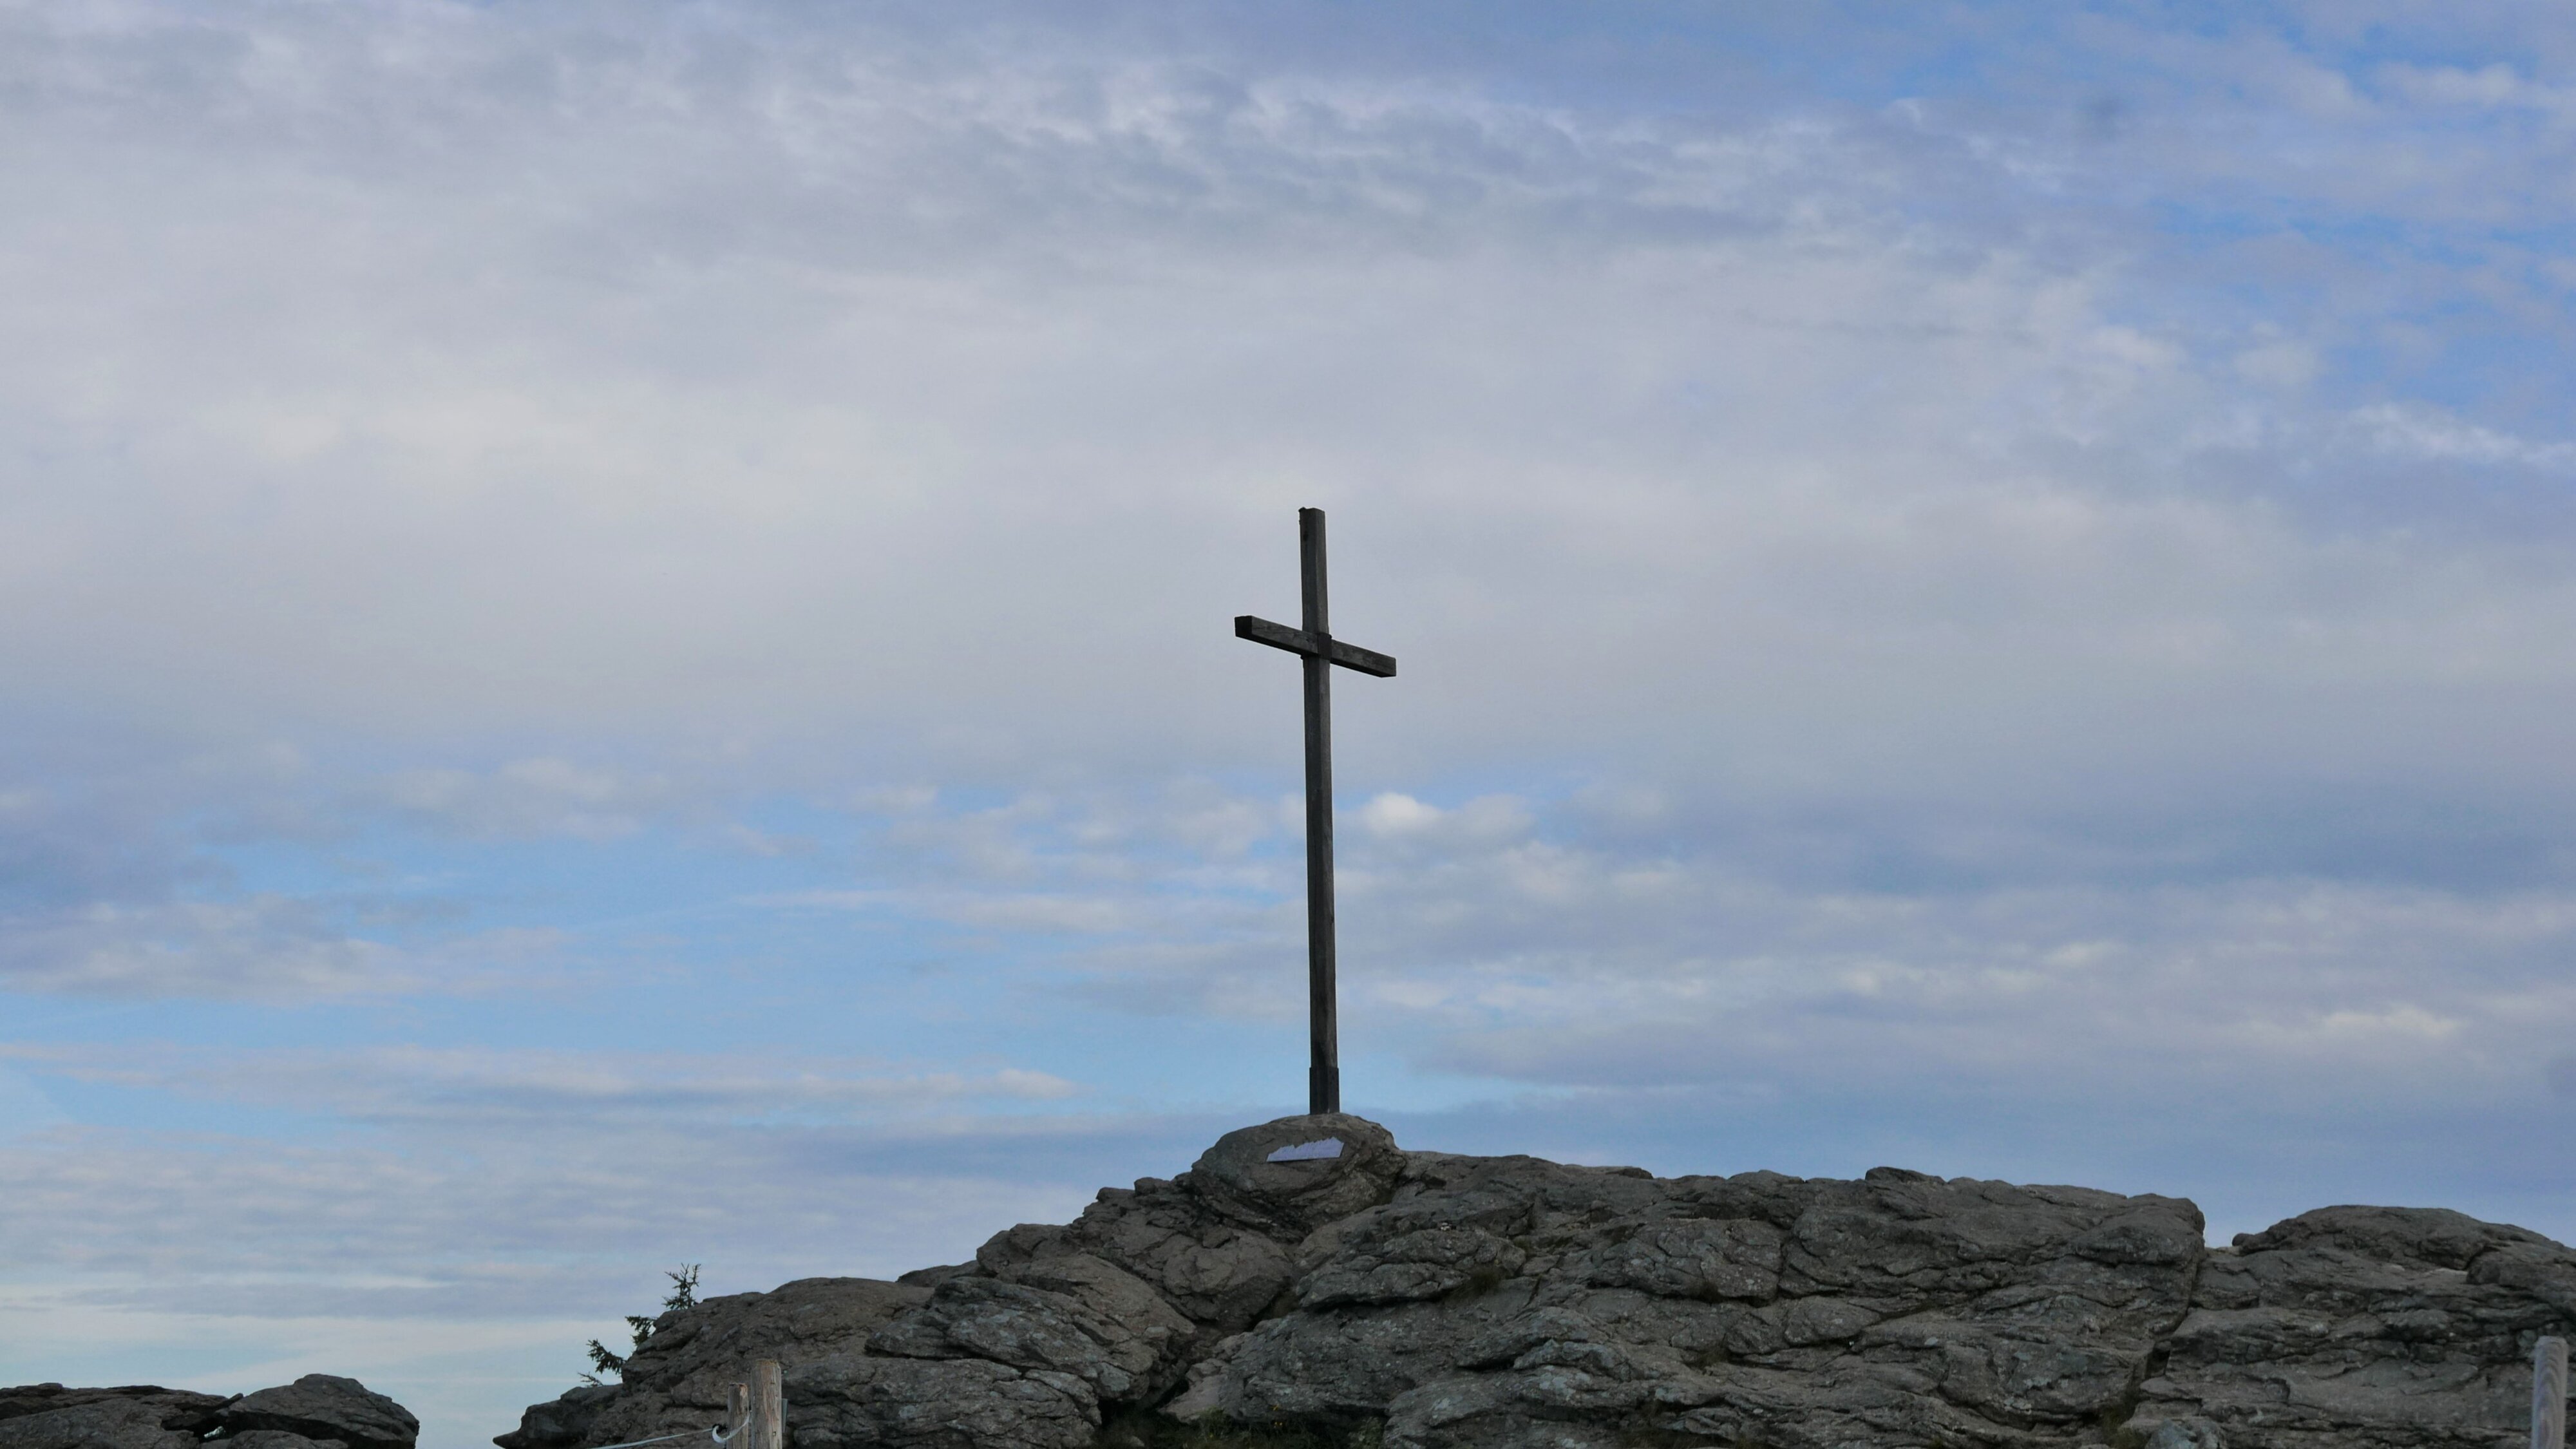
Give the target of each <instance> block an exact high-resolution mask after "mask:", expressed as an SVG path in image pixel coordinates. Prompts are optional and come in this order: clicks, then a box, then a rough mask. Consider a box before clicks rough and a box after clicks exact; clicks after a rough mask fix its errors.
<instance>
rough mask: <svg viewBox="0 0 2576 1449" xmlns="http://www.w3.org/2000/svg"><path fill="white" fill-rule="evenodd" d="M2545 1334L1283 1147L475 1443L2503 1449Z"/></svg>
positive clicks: (1876, 1205) (2244, 1249) (2343, 1239)
mask: <svg viewBox="0 0 2576 1449" xmlns="http://www.w3.org/2000/svg"><path fill="white" fill-rule="evenodd" d="M2544 1334H2560V1335H2567V1336H2576V1254H2571V1253H2570V1252H2569V1251H2568V1250H2567V1249H2565V1248H2563V1247H2561V1246H2559V1245H2558V1244H2556V1243H2553V1242H2550V1241H2549V1240H2547V1239H2545V1238H2541V1237H2539V1236H2538V1235H2536V1234H2532V1233H2528V1232H2524V1231H2522V1230H2521V1229H2518V1228H2508V1227H2498V1226H2495V1225H2491V1224H2486V1223H2480V1222H2477V1221H2475V1220H2473V1219H2470V1218H2466V1217H2463V1216H2461V1215H2459V1214H2457V1213H2448V1212H2439V1211H2429V1210H2408V1209H2393V1208H2328V1209H2324V1210H2322V1211H2319V1212H2314V1213H2309V1214H2307V1215H2306V1216H2304V1217H2299V1218H2294V1219H2291V1220H2290V1221H2288V1222H2286V1223H2282V1224H2280V1225H2279V1226H2277V1227H2274V1228H2272V1229H2270V1230H2269V1231H2267V1232H2264V1233H2259V1234H2251V1235H2247V1236H2244V1237H2241V1238H2239V1239H2238V1240H2237V1243H2236V1245H2235V1246H2234V1247H2233V1248H2229V1249H2215V1250H2213V1249H2210V1248H2208V1247H2207V1246H2205V1244H2204V1242H2203V1224H2202V1220H2201V1216H2200V1212H2199V1210H2198V1209H2197V1208H2195V1207H2193V1206H2192V1204H2190V1203H2189V1202H2186V1201H2183V1200H2181V1199H2177V1198H2165V1197H2156V1196H2138V1197H2124V1196H2121V1195H2119V1194H2116V1193H2108V1192H2097V1191H2093V1190H2090V1189H2086V1188H2074V1187H2020V1186H2014V1185H2011V1184H2008V1183H2000V1182H1982V1181H1976V1180H1972V1179H1966V1178H1954V1179H1947V1180H1944V1179H1940V1178H1934V1177H1928V1176H1926V1175H1924V1174H1921V1173H1915V1172H1905V1171H1901V1170H1898V1169H1894V1168H1878V1169H1875V1170H1873V1171H1871V1172H1870V1173H1869V1174H1868V1175H1867V1176H1865V1177H1864V1178H1862V1179H1860V1180H1858V1181H1829V1180H1813V1179H1799V1178H1790V1177H1783V1176H1780V1175H1778V1174H1776V1173H1765V1172H1753V1173H1744V1174H1741V1175H1738V1176H1734V1177H1678V1178H1657V1177H1653V1176H1651V1175H1649V1174H1647V1173H1645V1172H1642V1171H1639V1170H1636V1169H1633V1168H1594V1167H1573V1166H1566V1165H1563V1164H1559V1163H1552V1162H1545V1161H1541V1160H1539V1159H1536V1158H1528V1157H1502V1158H1477V1157H1458V1156H1451V1155H1447V1154H1442V1153H1433V1152H1404V1151H1401V1150H1399V1149H1398V1148H1397V1147H1396V1145H1395V1143H1394V1141H1393V1140H1392V1139H1391V1138H1390V1137H1389V1136H1388V1135H1387V1133H1386V1132H1385V1130H1384V1129H1382V1128H1380V1127H1378V1126H1377V1125H1376V1124H1374V1123H1370V1122H1366V1121H1363V1120H1361V1119H1359V1118H1355V1117H1347V1116H1317V1117H1290V1118H1283V1119H1281V1120H1280V1121H1277V1122H1272V1123H1268V1124H1265V1125H1263V1126H1260V1127H1252V1128H1246V1129H1244V1130H1242V1131H1239V1132H1235V1133H1230V1134H1228V1135H1227V1136H1226V1137H1225V1138H1224V1139H1223V1140H1221V1141H1219V1142H1218V1143H1217V1144H1216V1145H1215V1146H1214V1147H1212V1148H1210V1149H1209V1150H1208V1152H1207V1153H1206V1154H1204V1155H1203V1156H1201V1157H1200V1159H1199V1160H1198V1162H1197V1163H1196V1164H1194V1165H1193V1166H1192V1167H1191V1169H1190V1170H1189V1171H1188V1172H1185V1173H1183V1174H1181V1175H1180V1176H1179V1177H1177V1178H1174V1179H1170V1180H1163V1179H1156V1178H1148V1179H1145V1180H1143V1181H1140V1182H1138V1183H1137V1184H1136V1185H1135V1187H1134V1188H1132V1189H1126V1188H1108V1189H1103V1190H1102V1192H1101V1193H1100V1196H1099V1200H1098V1201H1096V1202H1095V1203H1093V1204H1092V1205H1091V1207H1090V1208H1088V1209H1087V1210H1086V1211H1084V1213H1083V1214H1082V1215H1081V1216H1080V1217H1079V1218H1077V1219H1076V1220H1075V1221H1073V1222H1071V1223H1066V1224H1061V1225H1042V1224H1024V1225H1022V1226H1019V1227H1015V1228H1011V1229H1009V1230H1007V1231H1005V1232H1002V1233H1000V1234H997V1235H996V1236H995V1237H994V1238H993V1239H992V1240H991V1241H990V1242H988V1243H986V1244H985V1245H984V1247H983V1249H982V1250H981V1251H980V1252H978V1253H977V1255H976V1259H975V1261H974V1262H973V1263H966V1264H956V1265H952V1266H949V1267H943V1268H934V1269H924V1270H921V1271H920V1272H916V1273H912V1274H907V1275H905V1277H904V1279H902V1280H900V1281H898V1282H893V1283H884V1282H875V1281H871V1280H866V1279H828V1278H826V1279H808V1280H804V1281H802V1282H798V1283H791V1284H788V1285H787V1286H785V1287H783V1288H780V1289H778V1290H777V1291H775V1292H773V1293H767V1294H740V1295H736V1296H734V1297H730V1298H719V1299H713V1300H710V1301H708V1302H707V1303H705V1304H703V1305H700V1306H699V1307H697V1308H695V1309H691V1310H687V1311H684V1312H681V1313H675V1314H670V1315H666V1316H665V1317H664V1318H663V1319H662V1320H661V1322H660V1323H659V1325H658V1326H657V1328H656V1330H655V1332H654V1334H653V1337H652V1339H651V1340H650V1341H649V1343H648V1344H647V1345H646V1346H645V1347H644V1348H643V1349H642V1350H639V1351H638V1353H637V1354H636V1355H635V1357H634V1359H633V1360H632V1361H631V1362H630V1363H629V1365H628V1368H627V1372H626V1377H625V1382H624V1383H622V1384H618V1385H613V1386H609V1387H606V1388H587V1389H576V1390H574V1391H573V1392H571V1393H569V1394H567V1395H565V1396H564V1397H563V1398H562V1399H560V1400H557V1401H555V1402H553V1403H550V1404H540V1405H537V1406H535V1407H533V1408H531V1409H530V1410H529V1411H528V1414H527V1416H526V1419H525V1420H524V1421H523V1422H522V1424H521V1425H520V1427H519V1428H518V1429H517V1430H516V1431H514V1432H513V1433H510V1434H505V1435H502V1436H500V1438H499V1439H498V1440H496V1441H495V1442H497V1443H498V1444H500V1445H501V1446H503V1449H597V1446H603V1445H608V1444H613V1443H619V1442H623V1441H627V1440H633V1439H640V1438H647V1437H651V1436H654V1435H657V1434H666V1433H679V1432H685V1431H688V1430H693V1429H702V1428H705V1427H707V1426H710V1425H712V1424H714V1423H716V1422H717V1421H718V1420H720V1419H721V1418H722V1417H723V1414H724V1411H725V1402H726V1401H725V1386H726V1385H727V1384H729V1383H731V1382H734V1381H738V1380H745V1379H748V1378H749V1376H750V1374H749V1368H750V1365H751V1363H752V1362H753V1361H755V1360H757V1359H762V1358H774V1359H778V1360H779V1361H780V1362H781V1363H782V1364H783V1365H784V1366H785V1370H786V1373H785V1382H786V1396H787V1426H788V1432H789V1435H790V1438H791V1441H792V1445H793V1446H794V1449H984V1446H998V1449H1083V1446H1088V1445H1093V1444H1095V1443H1107V1444H1111V1445H1117V1446H1126V1449H1139V1446H1141V1445H1143V1444H1144V1443H1146V1442H1147V1441H1152V1440H1178V1439H1182V1438H1185V1437H1194V1436H1196V1435H1197V1433H1198V1431H1199V1430H1200V1429H1202V1428H1205V1427H1207V1426H1211V1425H1224V1426H1229V1432H1232V1433H1235V1434H1237V1435H1244V1436H1251V1437H1262V1436H1268V1435H1278V1436H1285V1437H1293V1438H1300V1439H1304V1440H1306V1441H1309V1442H1314V1441H1336V1440H1368V1439H1376V1440H1379V1441H1382V1442H1383V1444H1384V1445H1385V1446H1387V1449H1518V1446H1530V1449H1539V1446H1546V1449H1612V1446H1636V1445H1670V1446H1683V1445H1701V1444H1705V1445H1726V1446H1730V1449H1732V1446H1776V1449H1848V1446H1861V1445H1884V1446H1891V1449H1894V1446H1934V1445H1939V1446H1986V1449H2057V1446H2070V1449H2071V1446H2091V1445H2104V1446H2117V1449H2222V1446H2225V1449H2326V1446H2327V1445H2329V1444H2330V1443H2331V1444H2332V1445H2334V1446H2336V1449H2504V1446H2506V1445H2508V1444H2514V1443H2519V1442H2520V1441H2521V1438H2522V1435H2523V1432H2524V1420H2525V1415H2526V1413H2527V1404H2528V1395H2529V1384H2530V1378H2529V1369H2528V1364H2529V1361H2530V1355H2531V1349H2532V1345H2533V1342H2534V1341H2535V1340H2536V1339H2537V1338H2538V1337H2540V1336H2541V1335H2544ZM1149 1411H1150V1412H1149ZM0 1427H5V1426H0ZM0 1449H10V1446H8V1445H7V1444H5V1443H0ZM352 1449H361V1446H357V1445H354V1444H353V1445H352Z"/></svg>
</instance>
